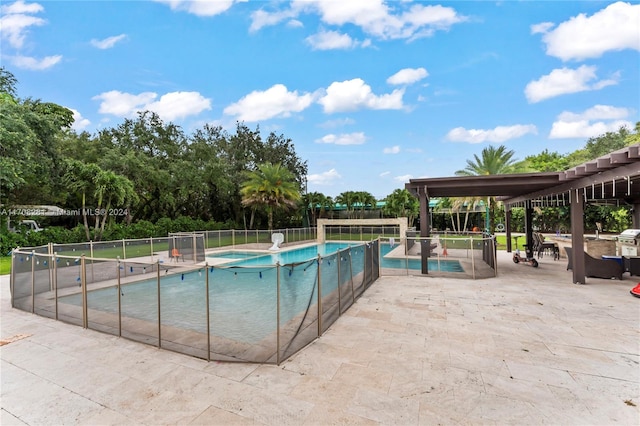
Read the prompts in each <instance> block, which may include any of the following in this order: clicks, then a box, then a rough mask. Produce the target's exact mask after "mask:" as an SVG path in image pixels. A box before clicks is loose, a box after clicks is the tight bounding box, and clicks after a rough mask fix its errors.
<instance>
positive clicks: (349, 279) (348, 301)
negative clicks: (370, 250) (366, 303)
mask: <svg viewBox="0 0 640 426" xmlns="http://www.w3.org/2000/svg"><path fill="white" fill-rule="evenodd" d="M350 250H351V249H345V250H341V251H339V252H338V257H337V259H336V260H337V262H338V282H339V283H340V285H339V292H340V314H343V313H345V312H346V311H347V309H349V307H351V305H352V304H353V302H354V295H353V276H352V271H351V256H350V254H351V253H350Z"/></svg>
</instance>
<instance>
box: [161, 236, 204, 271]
mask: <svg viewBox="0 0 640 426" xmlns="http://www.w3.org/2000/svg"><path fill="white" fill-rule="evenodd" d="M204 245H205V242H204V234H200V233H192V232H190V233H175V234H169V247H168V251H167V255H168V257H169V259H170V260H171V261H174V262H176V263H177V262H179V261H183V262H186V261H191V262H193V263H197V262H204V260H205V253H204Z"/></svg>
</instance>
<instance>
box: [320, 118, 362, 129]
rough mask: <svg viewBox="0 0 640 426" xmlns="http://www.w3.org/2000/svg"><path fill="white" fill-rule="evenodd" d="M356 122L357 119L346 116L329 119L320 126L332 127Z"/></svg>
mask: <svg viewBox="0 0 640 426" xmlns="http://www.w3.org/2000/svg"><path fill="white" fill-rule="evenodd" d="M355 123H356V121H355V120H354V119H353V118H349V117H346V118H338V119H335V120H327V121H325V122H324V123H321V124H319V125H318V127H322V128H324V129H331V128H336V127H343V126H348V125H351V124H355Z"/></svg>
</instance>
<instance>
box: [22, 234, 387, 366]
mask: <svg viewBox="0 0 640 426" xmlns="http://www.w3.org/2000/svg"><path fill="white" fill-rule="evenodd" d="M254 235H256V234H254ZM268 235H270V233H269V234H268ZM300 235H302V234H300ZM189 238H191V240H192V239H193V234H191V235H190V236H189ZM202 241H203V246H202V248H204V238H202ZM134 243H135V244H133V246H138V245H139V246H140V247H145V250H146V247H148V248H149V252H150V253H151V252H152V251H153V252H155V249H156V248H157V247H158V245H157V244H155V241H154V242H152V240H151V239H149V240H140V241H135V242H134ZM93 244H94V245H89V249H90V250H93V249H95V247H96V245H97V246H99V247H104V248H103V249H99V251H101V252H102V253H103V254H104V253H107V252H108V250H110V248H109V247H108V245H107V244H99V243H93ZM152 245H153V246H154V249H153V250H152V249H151V246H152ZM116 246H117V245H116ZM124 247H129V249H130V250H133V249H135V248H133V249H132V248H131V245H129V246H127V244H126V243H125V244H124ZM376 247H377V243H376V242H372V243H367V244H363V245H359V246H352V247H349V248H346V249H342V250H340V251H339V252H336V253H333V254H330V255H328V256H324V257H319V256H318V257H312V258H311V259H309V260H307V261H304V262H296V263H287V264H285V265H282V266H280V265H278V264H276V265H266V266H255V267H247V266H244V267H240V266H217V267H215V268H214V267H209V266H206V265H205V266H200V267H195V268H191V269H189V268H186V269H185V265H183V264H179V265H176V264H173V265H169V264H166V263H162V262H161V259H160V258H158V260H157V261H156V262H144V261H140V260H136V261H133V260H131V259H126V258H121V259H108V258H91V257H87V256H83V253H84V252H85V251H86V249H87V246H86V245H74V246H73V247H68V246H67V247H65V251H63V250H61V247H59V246H58V247H56V248H55V250H57V251H58V254H54V255H50V254H47V253H48V252H49V250H51V247H49V246H47V247H39V248H35V249H33V252H31V251H29V252H27V251H25V252H20V251H14V253H13V256H12V301H13V304H14V306H15V307H17V308H19V309H23V310H27V311H31V310H33V311H34V312H36V313H38V314H40V315H43V316H49V317H55V318H57V319H59V320H62V321H65V322H69V323H72V324H77V325H80V326H83V327H87V328H90V329H93V330H98V331H102V332H105V333H109V334H113V335H120V336H122V337H125V338H128V339H130V340H134V341H138V342H142V343H146V344H151V345H154V346H161V347H163V348H166V349H170V350H173V351H177V352H181V353H185V354H188V355H192V356H196V357H200V358H205V359H215V360H221V361H244V362H260V363H278V362H281V361H283V360H284V359H286V358H288V357H289V356H291V355H292V354H294V353H295V352H297V351H298V350H300V349H301V348H303V347H304V346H306V345H307V344H309V343H310V342H312V341H313V340H314V339H316V338H317V337H318V336H319V335H320V334H321V333H322V332H324V331H326V329H327V328H328V327H329V326H330V325H331V324H332V323H333V322H335V320H336V319H337V318H338V317H339V316H340V314H341V312H344V311H345V310H346V309H347V308H348V307H349V306H350V305H351V304H352V303H353V302H354V301H355V299H356V298H357V297H359V296H360V295H361V294H362V292H363V291H364V289H365V288H366V287H368V286H369V285H370V283H371V282H373V280H374V277H377V265H376V261H375V258H377V257H378V256H377V254H374V251H375V249H376ZM115 248H116V250H118V247H115ZM74 249H75V250H74ZM30 250H31V249H30ZM308 250H309V247H306V248H304V249H303V252H304V253H306V252H307V251H308ZM60 252H66V253H72V255H61V254H60ZM113 253H114V251H112V252H111V254H113ZM311 256H317V255H311ZM145 258H146V256H145ZM269 259H271V257H269ZM176 267H180V269H175V268H176ZM83 283H84V284H86V287H83V285H82V284H83ZM207 286H208V288H209V291H208V293H207ZM207 296H208V300H207ZM207 307H208V310H207ZM207 333H209V334H207ZM208 343H209V344H208Z"/></svg>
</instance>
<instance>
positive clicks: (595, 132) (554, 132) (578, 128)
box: [549, 120, 633, 139]
mask: <svg viewBox="0 0 640 426" xmlns="http://www.w3.org/2000/svg"><path fill="white" fill-rule="evenodd" d="M620 127H627V128H629V129H632V128H633V125H632V124H631V122H630V121H625V120H616V121H612V122H608V123H605V122H602V121H599V122H597V123H589V121H587V120H579V121H569V122H567V121H561V120H559V121H555V122H554V123H553V125H552V126H551V131H550V132H549V138H550V139H573V138H581V139H582V138H591V137H596V136H600V135H602V134H604V133H607V132H617V131H618V130H619V129H620Z"/></svg>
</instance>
